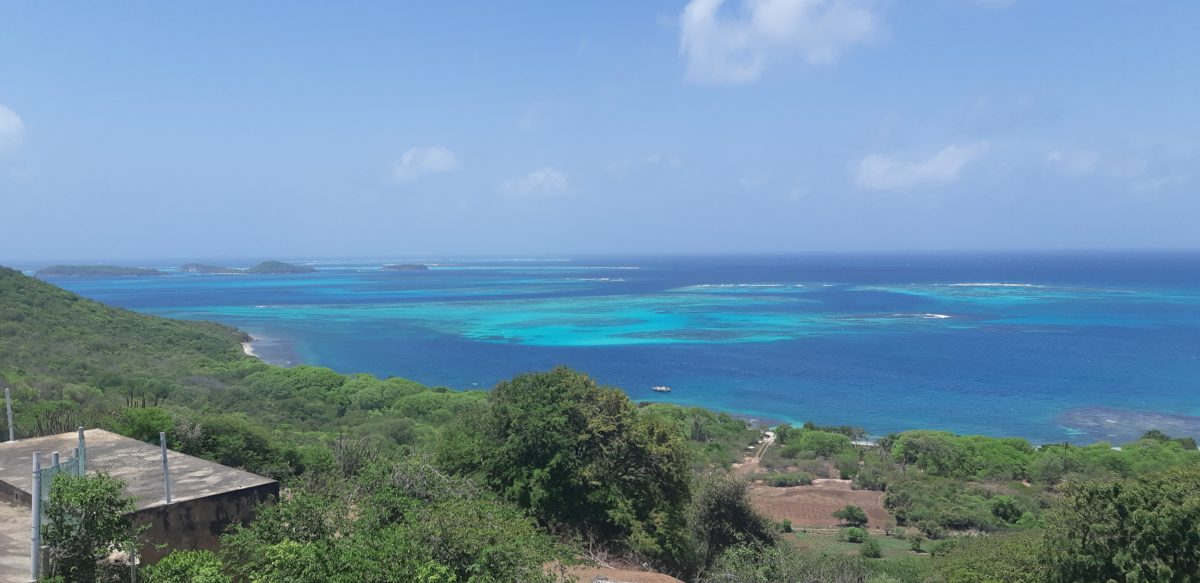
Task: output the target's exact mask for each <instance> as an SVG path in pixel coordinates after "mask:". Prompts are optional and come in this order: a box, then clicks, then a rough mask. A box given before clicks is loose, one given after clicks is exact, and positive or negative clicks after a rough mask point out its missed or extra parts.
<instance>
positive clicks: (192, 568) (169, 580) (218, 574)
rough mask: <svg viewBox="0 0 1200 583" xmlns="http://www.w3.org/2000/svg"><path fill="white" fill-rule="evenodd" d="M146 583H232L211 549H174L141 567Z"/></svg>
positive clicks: (223, 566) (231, 579)
mask: <svg viewBox="0 0 1200 583" xmlns="http://www.w3.org/2000/svg"><path fill="white" fill-rule="evenodd" d="M141 576H142V580H143V581H145V582H146V583H233V578H232V577H230V576H229V575H226V574H225V565H224V564H223V563H222V562H221V559H220V558H218V557H217V555H215V554H213V552H212V551H174V552H172V553H171V554H169V555H167V556H165V557H163V558H162V559H161V560H159V561H158V562H157V563H155V564H153V565H150V566H149V567H146V568H144V569H142V572H141Z"/></svg>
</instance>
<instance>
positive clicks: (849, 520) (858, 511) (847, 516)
mask: <svg viewBox="0 0 1200 583" xmlns="http://www.w3.org/2000/svg"><path fill="white" fill-rule="evenodd" d="M833 517H834V518H836V519H838V520H841V521H842V524H849V525H850V526H866V524H867V513H866V511H865V510H863V509H862V508H859V507H858V506H854V505H852V504H847V505H846V506H845V507H844V508H842V509H840V510H835V511H834V512H833Z"/></svg>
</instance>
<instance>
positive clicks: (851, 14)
mask: <svg viewBox="0 0 1200 583" xmlns="http://www.w3.org/2000/svg"><path fill="white" fill-rule="evenodd" d="M735 2H738V3H739V5H738V6H737V8H736V9H734V10H731V11H729V12H732V14H722V10H721V7H722V5H723V4H724V3H725V0H691V2H689V3H688V5H687V6H686V7H684V9H683V15H682V17H681V24H682V32H681V35H680V39H679V49H680V52H682V53H683V55H684V57H685V58H686V60H687V79H688V80H689V81H693V82H697V83H748V82H751V81H754V80H756V79H758V78H759V77H760V76H761V75H762V73H763V71H764V70H765V69H766V67H767V64H768V62H770V61H773V60H786V59H787V58H789V57H793V56H800V57H802V58H803V59H804V60H805V61H806V62H808V63H809V64H811V65H825V64H830V63H833V62H835V61H836V60H837V58H838V57H839V56H840V55H841V53H842V52H844V51H845V50H847V49H849V48H850V47H852V46H854V45H857V44H861V43H863V42H866V41H868V40H870V39H872V38H874V37H875V36H876V35H877V34H878V33H879V31H880V27H881V25H880V19H879V14H878V12H877V11H876V9H875V6H874V4H873V3H872V2H869V1H868V0H735Z"/></svg>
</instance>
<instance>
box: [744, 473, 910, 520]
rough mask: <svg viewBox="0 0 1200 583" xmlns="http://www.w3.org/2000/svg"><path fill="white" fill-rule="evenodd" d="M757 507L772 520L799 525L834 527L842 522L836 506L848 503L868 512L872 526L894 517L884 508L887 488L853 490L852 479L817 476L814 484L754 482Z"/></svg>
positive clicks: (751, 495) (751, 488)
mask: <svg viewBox="0 0 1200 583" xmlns="http://www.w3.org/2000/svg"><path fill="white" fill-rule="evenodd" d="M750 498H751V499H752V500H753V501H754V505H755V507H757V508H758V509H759V511H760V512H762V513H763V514H766V515H767V516H768V517H769V518H770V519H771V520H785V519H786V520H790V521H792V526H795V527H811V528H832V527H836V526H838V519H836V518H834V517H833V512H834V511H835V510H840V509H841V508H843V507H845V506H846V505H847V504H852V505H854V506H858V507H860V508H862V509H863V510H864V511H866V513H867V519H868V522H867V526H868V528H874V529H884V528H887V527H888V526H890V525H891V524H892V517H891V515H890V514H888V511H887V510H885V509H884V508H883V492H874V491H871V490H852V489H850V480H833V479H817V480H813V483H812V485H811V486H793V487H790V488H775V487H771V486H764V485H762V484H751V485H750Z"/></svg>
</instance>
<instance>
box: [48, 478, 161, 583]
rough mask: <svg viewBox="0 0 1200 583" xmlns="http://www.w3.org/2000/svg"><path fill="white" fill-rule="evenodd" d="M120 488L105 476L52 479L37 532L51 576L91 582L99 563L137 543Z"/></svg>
mask: <svg viewBox="0 0 1200 583" xmlns="http://www.w3.org/2000/svg"><path fill="white" fill-rule="evenodd" d="M124 490H125V483H124V482H122V481H121V480H118V479H116V478H112V477H109V476H108V475H106V474H97V475H94V476H73V475H70V474H66V473H62V474H58V475H57V476H55V477H54V483H53V484H51V486H50V499H49V501H48V502H47V504H46V518H47V523H46V526H45V527H43V534H42V541H43V544H45V545H46V546H47V547H48V548H49V559H50V572H49V575H50V576H51V577H62V578H64V579H65V580H67V581H95V580H96V575H97V571H98V568H97V563H98V562H99V561H101V560H102V559H105V558H107V557H108V556H109V555H111V554H113V553H114V552H118V551H125V552H128V551H130V550H131V549H132V548H133V547H134V546H135V545H136V543H137V532H136V529H135V528H134V526H133V522H132V520H131V519H130V513H131V512H133V510H134V508H135V507H134V501H133V499H132V498H130V497H128V496H125V494H124Z"/></svg>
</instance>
